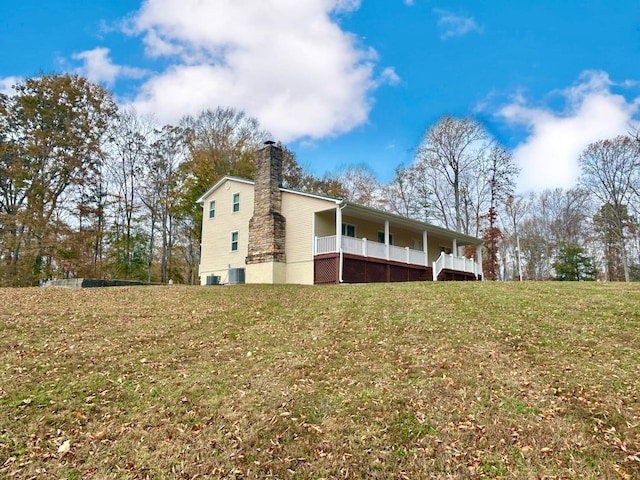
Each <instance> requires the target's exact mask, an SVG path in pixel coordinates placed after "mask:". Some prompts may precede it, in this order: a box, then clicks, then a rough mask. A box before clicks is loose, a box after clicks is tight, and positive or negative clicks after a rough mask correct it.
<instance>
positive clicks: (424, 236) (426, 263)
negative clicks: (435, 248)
mask: <svg viewBox="0 0 640 480" xmlns="http://www.w3.org/2000/svg"><path fill="white" fill-rule="evenodd" d="M422 250H424V266H425V267H428V266H429V249H428V248H427V231H426V230H423V231H422Z"/></svg>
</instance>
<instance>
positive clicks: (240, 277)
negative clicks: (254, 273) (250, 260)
mask: <svg viewBox="0 0 640 480" xmlns="http://www.w3.org/2000/svg"><path fill="white" fill-rule="evenodd" d="M240 283H244V268H230V269H229V285H238V284H240Z"/></svg>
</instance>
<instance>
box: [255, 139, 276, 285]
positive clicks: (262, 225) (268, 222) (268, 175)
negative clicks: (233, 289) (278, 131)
mask: <svg viewBox="0 0 640 480" xmlns="http://www.w3.org/2000/svg"><path fill="white" fill-rule="evenodd" d="M281 183H282V149H280V148H278V147H277V146H276V145H275V144H274V142H270V141H269V142H265V146H264V148H262V149H261V150H258V152H256V157H255V183H254V193H253V196H254V204H253V217H251V220H250V221H249V251H248V255H247V258H246V263H247V265H256V264H264V263H270V262H276V263H282V264H284V263H285V218H284V217H283V216H282V213H281V210H282V193H281V192H280V185H281ZM268 276H269V277H270V276H271V275H268ZM261 277H263V275H261ZM259 283H280V282H279V281H278V279H277V278H273V277H272V278H263V280H262V281H260V282H259Z"/></svg>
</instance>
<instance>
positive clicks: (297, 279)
mask: <svg viewBox="0 0 640 480" xmlns="http://www.w3.org/2000/svg"><path fill="white" fill-rule="evenodd" d="M335 206H336V204H335V202H334V201H332V200H328V199H322V198H315V197H309V196H305V195H298V194H295V193H291V192H282V214H283V215H284V216H285V218H286V219H287V223H286V232H287V237H286V238H287V239H286V250H285V251H286V256H287V283H302V284H313V219H314V216H315V212H318V211H322V210H327V209H329V208H332V207H335ZM334 230H335V228H334Z"/></svg>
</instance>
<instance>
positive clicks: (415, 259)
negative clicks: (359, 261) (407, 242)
mask: <svg viewBox="0 0 640 480" xmlns="http://www.w3.org/2000/svg"><path fill="white" fill-rule="evenodd" d="M388 247H389V252H388V254H387V245H385V244H384V243H379V242H373V241H370V240H367V239H366V238H353V237H344V236H343V237H342V252H343V253H350V254H352V255H361V256H363V257H372V258H378V259H381V260H393V261H395V262H400V263H409V264H414V265H422V266H427V262H426V256H425V254H424V252H423V251H421V250H412V249H410V248H408V247H396V246H394V245H389V246H388ZM336 252H338V249H337V247H336V236H335V235H331V236H328V237H316V250H315V254H316V255H322V254H323V253H336Z"/></svg>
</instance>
